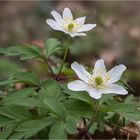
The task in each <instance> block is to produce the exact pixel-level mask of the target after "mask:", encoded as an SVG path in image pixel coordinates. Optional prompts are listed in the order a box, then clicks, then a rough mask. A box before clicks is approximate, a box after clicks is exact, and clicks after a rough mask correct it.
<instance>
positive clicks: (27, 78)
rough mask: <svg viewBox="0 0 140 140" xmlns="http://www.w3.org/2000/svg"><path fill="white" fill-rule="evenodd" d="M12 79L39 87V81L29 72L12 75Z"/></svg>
mask: <svg viewBox="0 0 140 140" xmlns="http://www.w3.org/2000/svg"><path fill="white" fill-rule="evenodd" d="M13 77H15V78H17V79H18V80H19V81H20V82H23V83H28V84H34V85H40V81H39V79H38V77H37V75H36V74H35V73H29V72H18V73H15V74H14V75H13Z"/></svg>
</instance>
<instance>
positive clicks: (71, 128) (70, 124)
mask: <svg viewBox="0 0 140 140" xmlns="http://www.w3.org/2000/svg"><path fill="white" fill-rule="evenodd" d="M65 125H66V130H67V132H68V133H69V134H75V133H76V132H77V127H76V121H75V120H74V119H68V120H67V121H66V123H65Z"/></svg>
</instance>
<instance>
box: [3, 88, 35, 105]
mask: <svg viewBox="0 0 140 140" xmlns="http://www.w3.org/2000/svg"><path fill="white" fill-rule="evenodd" d="M33 90H34V88H24V89H21V90H19V91H15V92H12V93H8V96H7V97H6V98H4V99H3V101H2V102H3V104H5V105H11V104H13V103H16V102H19V100H20V99H22V100H23V99H25V98H27V97H28V96H29V95H30V94H31V93H32V92H33Z"/></svg>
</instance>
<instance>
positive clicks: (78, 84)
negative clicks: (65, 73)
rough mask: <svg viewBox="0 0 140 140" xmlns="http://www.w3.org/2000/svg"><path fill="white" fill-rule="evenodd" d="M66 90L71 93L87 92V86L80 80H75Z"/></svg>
mask: <svg viewBox="0 0 140 140" xmlns="http://www.w3.org/2000/svg"><path fill="white" fill-rule="evenodd" d="M67 86H68V89H70V90H73V91H87V90H88V85H87V84H86V83H84V82H83V81H81V80H75V81H72V82H70V83H68V85H67Z"/></svg>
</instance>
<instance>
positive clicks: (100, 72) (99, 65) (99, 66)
mask: <svg viewBox="0 0 140 140" xmlns="http://www.w3.org/2000/svg"><path fill="white" fill-rule="evenodd" d="M93 75H94V76H101V77H105V75H106V67H105V64H104V60H103V59H100V60H97V61H96V62H95V66H94V70H93Z"/></svg>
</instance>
